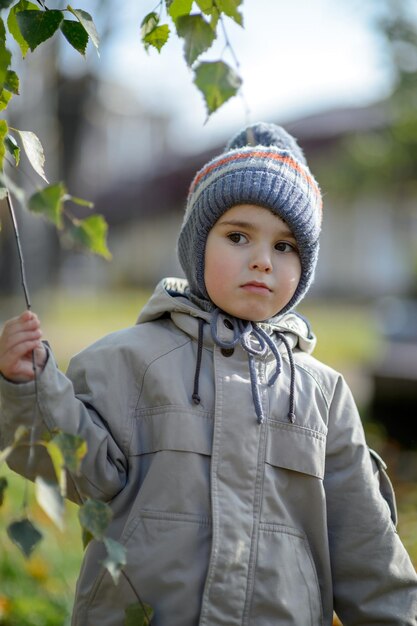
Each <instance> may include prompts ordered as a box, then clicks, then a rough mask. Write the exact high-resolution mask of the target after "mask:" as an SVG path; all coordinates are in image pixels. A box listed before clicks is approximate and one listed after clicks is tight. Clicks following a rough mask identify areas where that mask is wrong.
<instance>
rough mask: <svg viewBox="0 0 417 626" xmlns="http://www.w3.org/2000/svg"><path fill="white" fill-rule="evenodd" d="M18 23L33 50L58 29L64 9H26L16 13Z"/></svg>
mask: <svg viewBox="0 0 417 626" xmlns="http://www.w3.org/2000/svg"><path fill="white" fill-rule="evenodd" d="M16 19H17V23H18V26H19V29H20V32H21V34H22V37H23V39H24V40H25V41H26V42H27V43H28V44H29V48H30V49H31V50H32V52H33V51H34V50H35V48H37V47H38V46H39V44H41V43H43V42H44V41H47V40H48V39H50V38H51V37H52V35H54V33H55V32H56V31H57V30H58V28H59V26H60V24H61V22H62V21H63V19H64V15H63V13H62V11H56V10H50V11H32V10H25V11H19V13H16Z"/></svg>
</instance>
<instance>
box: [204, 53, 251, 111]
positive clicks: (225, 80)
mask: <svg viewBox="0 0 417 626" xmlns="http://www.w3.org/2000/svg"><path fill="white" fill-rule="evenodd" d="M194 84H195V85H196V86H197V87H198V89H200V91H201V92H202V94H203V97H204V100H205V102H206V106H207V110H208V114H209V115H211V113H214V111H216V110H217V109H218V108H219V107H220V106H221V105H222V104H223V103H224V102H226V101H227V100H229V98H232V97H233V96H235V95H236V93H237V92H238V90H239V87H240V85H241V84H242V81H241V79H240V77H239V76H238V75H237V74H236V72H235V71H234V70H233V69H232V68H231V67H230V66H229V65H227V64H226V63H224V62H223V61H215V62H206V63H200V65H199V66H198V67H197V68H196V69H195V78H194Z"/></svg>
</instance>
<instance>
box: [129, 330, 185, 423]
mask: <svg viewBox="0 0 417 626" xmlns="http://www.w3.org/2000/svg"><path fill="white" fill-rule="evenodd" d="M191 341H192V340H191V339H190V338H189V337H187V339H186V340H185V341H184V342H183V343H182V344H180V345H179V346H174V347H173V348H171V349H170V350H167V351H166V352H163V353H162V354H158V356H156V357H155V358H153V359H152V360H151V361H149V363H148V364H147V365H146V367H145V370H144V372H143V374H142V380H141V381H140V385H139V389H138V396H137V400H136V403H135V407H134V412H135V413H136V411H137V410H138V404H139V400H140V398H141V395H142V391H143V384H144V381H145V377H146V374H147V372H148V370H149V368H150V367H151V365H153V364H154V363H156V362H157V361H159V359H162V358H164V357H166V356H167V355H168V354H171V353H172V352H175V351H176V350H179V349H181V348H183V347H184V346H186V345H187V344H190V343H191Z"/></svg>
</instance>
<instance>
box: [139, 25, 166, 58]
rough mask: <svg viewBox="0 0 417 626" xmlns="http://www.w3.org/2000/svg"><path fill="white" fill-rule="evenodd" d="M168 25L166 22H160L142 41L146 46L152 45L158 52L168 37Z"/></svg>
mask: <svg viewBox="0 0 417 626" xmlns="http://www.w3.org/2000/svg"><path fill="white" fill-rule="evenodd" d="M169 32H170V31H169V26H168V24H162V26H157V27H156V28H154V29H153V31H152V32H151V33H149V35H146V37H145V38H144V40H143V41H144V43H145V44H147V45H148V46H152V47H153V48H156V49H157V50H158V52H160V51H161V48H163V46H164V45H165V44H166V42H167V41H168V38H169Z"/></svg>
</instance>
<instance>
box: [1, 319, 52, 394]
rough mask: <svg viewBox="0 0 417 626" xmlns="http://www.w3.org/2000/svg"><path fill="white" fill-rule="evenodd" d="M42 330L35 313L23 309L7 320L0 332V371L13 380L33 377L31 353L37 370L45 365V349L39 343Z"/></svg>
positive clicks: (25, 380)
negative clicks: (16, 315) (19, 313)
mask: <svg viewBox="0 0 417 626" xmlns="http://www.w3.org/2000/svg"><path fill="white" fill-rule="evenodd" d="M41 337H42V331H41V327H40V322H39V319H38V318H37V316H36V315H35V313H32V312H31V311H25V312H24V313H22V315H20V316H19V317H13V318H12V319H10V320H8V321H7V322H6V323H5V324H4V327H3V330H2V333H1V335H0V373H1V374H3V376H4V377H5V378H7V379H8V380H10V381H12V382H14V383H24V382H28V381H29V380H33V379H34V377H35V376H34V372H33V363H32V352H33V351H35V364H36V370H37V372H38V373H40V372H41V371H42V370H43V368H44V367H45V363H46V358H47V351H46V348H45V346H44V345H43V344H42V342H41Z"/></svg>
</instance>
